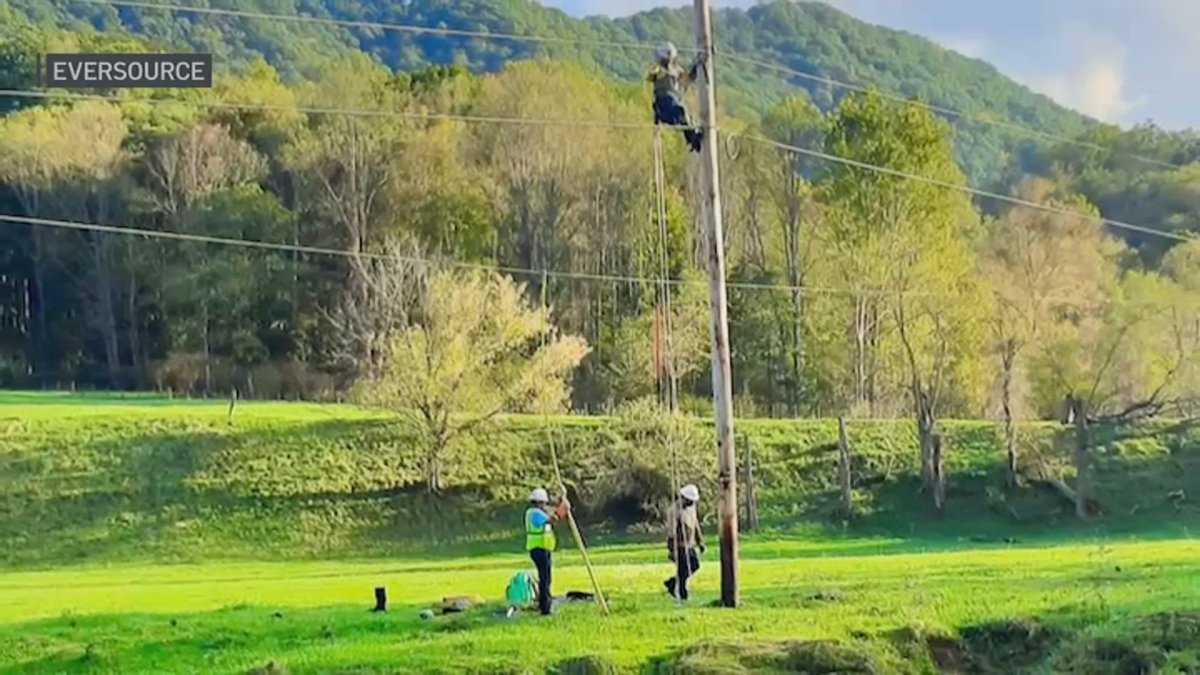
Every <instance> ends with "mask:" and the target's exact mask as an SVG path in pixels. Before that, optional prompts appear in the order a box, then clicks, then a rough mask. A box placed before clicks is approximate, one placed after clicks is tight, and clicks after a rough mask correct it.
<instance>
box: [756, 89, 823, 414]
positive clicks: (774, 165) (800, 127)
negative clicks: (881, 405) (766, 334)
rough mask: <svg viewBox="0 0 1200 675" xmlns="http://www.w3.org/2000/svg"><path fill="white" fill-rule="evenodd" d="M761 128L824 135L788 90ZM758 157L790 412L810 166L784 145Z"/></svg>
mask: <svg viewBox="0 0 1200 675" xmlns="http://www.w3.org/2000/svg"><path fill="white" fill-rule="evenodd" d="M762 127H763V133H764V134H765V135H766V136H767V137H768V138H771V139H773V140H775V141H778V142H780V143H785V144H787V145H791V146H795V147H800V148H817V147H820V145H821V143H822V142H823V141H824V133H825V120H824V119H823V118H822V117H821V113H820V112H819V111H818V110H817V108H816V107H815V106H814V105H813V104H812V103H810V102H809V101H808V100H807V99H805V98H801V97H799V96H790V97H788V98H786V99H784V100H783V101H782V102H781V103H780V104H779V105H777V106H775V107H774V108H772V109H771V111H770V112H769V113H768V114H767V116H766V118H765V119H764V120H763V123H762ZM770 155H771V156H769V157H768V158H766V160H765V161H764V162H763V166H762V168H763V173H764V174H765V175H763V179H764V182H765V185H766V187H765V192H766V195H767V201H768V204H769V206H770V214H771V218H772V219H773V220H774V221H775V223H776V224H777V233H778V234H777V237H775V238H773V240H774V241H775V242H778V244H777V246H773V247H772V248H775V249H777V250H779V251H782V253H783V270H784V280H785V281H786V284H787V286H788V287H789V288H788V295H789V297H790V298H791V303H792V317H791V331H790V333H791V335H790V337H791V345H790V348H789V351H790V352H791V358H790V359H789V361H790V365H791V383H790V384H791V386H790V387H789V389H790V390H791V394H792V401H791V404H792V412H793V414H795V413H797V412H798V411H799V409H800V406H801V404H802V403H803V402H804V399H805V397H806V391H805V389H806V387H805V358H806V353H807V350H806V346H807V345H806V339H805V319H806V317H805V299H806V295H805V288H804V287H805V285H806V284H807V283H808V277H809V273H810V272H811V271H812V268H813V265H814V263H815V253H816V250H817V246H816V244H817V237H818V232H819V227H818V205H817V202H816V200H815V199H814V195H813V188H812V185H811V184H810V181H811V180H812V179H813V177H814V176H815V174H816V173H817V171H816V167H814V166H813V165H812V164H811V162H809V161H807V160H806V158H803V157H802V156H798V155H796V154H795V153H793V152H790V151H787V150H773V151H772V152H771V153H770Z"/></svg>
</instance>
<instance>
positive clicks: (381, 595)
mask: <svg viewBox="0 0 1200 675" xmlns="http://www.w3.org/2000/svg"><path fill="white" fill-rule="evenodd" d="M371 611H372V612H386V611H387V588H386V587H384V586H376V587H375V608H374V609H372V610H371Z"/></svg>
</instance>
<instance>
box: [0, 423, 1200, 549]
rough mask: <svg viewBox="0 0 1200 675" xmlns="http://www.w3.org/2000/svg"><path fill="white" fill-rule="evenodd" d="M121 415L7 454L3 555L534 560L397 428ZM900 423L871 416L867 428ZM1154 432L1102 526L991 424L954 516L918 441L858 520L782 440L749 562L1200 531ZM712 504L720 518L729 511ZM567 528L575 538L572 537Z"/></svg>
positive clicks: (1124, 442) (492, 499)
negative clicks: (925, 481)
mask: <svg viewBox="0 0 1200 675" xmlns="http://www.w3.org/2000/svg"><path fill="white" fill-rule="evenodd" d="M122 424H128V426H129V428H128V429H126V430H123V431H122V433H121V434H120V437H118V438H115V439H107V438H106V439H104V440H93V439H92V438H91V437H90V436H86V437H84V438H81V439H66V440H64V441H63V442H64V443H71V442H76V441H78V442H81V443H83V444H84V447H83V450H84V451H85V454H86V455H87V456H90V457H94V458H98V460H97V461H98V462H99V468H95V469H94V470H93V471H92V472H91V473H87V474H84V475H81V476H77V477H75V478H73V479H71V480H69V481H63V482H61V483H51V484H42V483H37V482H34V481H32V480H30V481H26V478H30V479H32V478H33V477H36V476H39V475H43V474H45V473H48V472H49V468H48V467H50V468H52V467H51V464H48V463H52V462H55V461H57V462H66V461H68V460H71V459H73V456H72V455H71V452H70V451H68V450H64V449H62V448H60V447H58V446H57V445H49V444H47V445H46V446H45V447H39V448H36V449H34V451H32V452H28V453H26V455H25V456H22V457H21V458H20V459H19V462H20V463H14V462H11V461H10V462H9V463H7V464H5V465H4V469H5V470H4V476H3V477H2V478H0V514H2V515H3V518H0V562H3V563H5V564H7V565H9V566H12V567H31V566H49V565H62V564H77V563H81V562H89V561H111V560H147V559H149V560H167V561H179V562H184V561H194V560H214V559H224V560H237V559H255V560H263V559H266V560H270V559H291V560H297V559H300V560H303V559H337V558H347V557H353V558H360V559H380V558H389V557H390V558H397V559H448V558H460V557H463V556H479V555H496V554H504V553H515V554H521V548H522V546H521V537H522V534H521V526H520V522H521V513H522V511H523V510H524V508H525V505H524V504H523V503H512V502H505V501H503V499H502V498H501V497H500V496H498V493H497V492H496V490H494V489H492V487H491V486H490V485H487V484H486V483H485V482H484V481H483V479H480V480H479V481H477V482H476V483H475V484H472V485H468V486H465V487H460V488H455V489H453V490H449V491H447V492H445V493H443V494H441V495H438V496H434V495H430V494H429V493H428V492H426V491H425V490H424V489H423V488H421V487H414V486H412V485H411V477H412V476H413V475H419V471H420V456H419V452H417V451H416V450H414V444H413V443H412V442H411V439H410V438H409V437H408V435H407V434H406V433H405V432H404V431H403V429H401V428H400V426H399V425H398V424H397V423H396V422H394V421H390V420H383V419H368V420H344V419H342V420H334V419H331V420H323V421H315V422H310V423H305V424H289V425H284V426H267V427H261V428H255V427H250V428H240V427H238V426H236V425H235V426H234V427H231V428H224V427H222V426H221V425H215V426H208V427H204V428H200V429H195V428H191V426H190V423H188V422H186V421H181V422H176V423H175V424H177V425H178V428H174V429H173V430H172V431H169V432H165V431H162V430H161V428H160V427H159V426H156V424H157V423H156V421H154V420H148V421H123V422H122ZM530 424H531V425H532V424H533V422H530ZM776 426H779V425H776ZM789 428H790V427H789ZM891 428H892V427H891V426H889V425H887V424H874V425H870V424H868V425H864V427H863V431H862V433H864V434H868V433H870V434H876V435H879V434H885V432H887V431H888V429H891ZM780 429H784V427H782V426H781V427H780ZM588 433H590V432H588ZM780 433H781V434H782V432H780ZM1189 433H1190V435H1189ZM1155 434H1157V435H1142V436H1138V435H1136V434H1135V435H1133V436H1130V435H1128V434H1123V435H1120V436H1118V435H1116V434H1106V433H1101V432H1098V433H1097V438H1098V439H1100V440H1099V441H1098V452H1097V464H1096V471H1097V487H1098V497H1099V500H1100V502H1101V503H1102V504H1103V505H1104V506H1105V507H1106V508H1107V512H1106V513H1104V514H1102V515H1101V516H1100V517H1099V518H1097V519H1095V520H1094V521H1092V522H1089V523H1078V522H1077V521H1076V520H1075V519H1074V517H1073V515H1072V512H1071V508H1070V505H1069V504H1067V503H1066V502H1065V501H1064V500H1063V499H1062V497H1061V495H1058V494H1057V493H1054V492H1053V491H1052V490H1050V489H1048V488H1046V487H1044V486H1042V485H1032V486H1030V487H1026V488H1023V489H1020V490H1016V491H1012V490H1007V489H1006V488H1005V487H1004V482H1005V481H1004V476H1003V473H1002V471H1001V469H1000V463H999V459H1000V458H999V457H998V456H996V453H995V438H994V429H993V428H992V427H991V426H989V425H985V424H963V425H958V426H954V427H952V428H950V429H948V431H947V448H948V460H947V471H948V486H947V507H946V512H945V513H944V514H938V513H936V512H935V511H934V510H933V508H932V506H931V505H930V504H929V501H930V500H929V499H928V497H927V495H923V494H922V493H921V492H920V490H919V487H918V485H917V482H916V481H915V480H913V479H911V478H909V477H907V476H910V475H911V468H912V467H910V466H908V465H907V464H904V463H903V461H902V462H901V463H900V464H899V465H896V466H892V465H891V464H889V462H892V461H893V460H894V459H895V458H897V457H898V458H901V459H903V460H904V461H909V460H911V457H909V456H908V453H906V452H896V451H895V448H893V447H892V446H894V445H896V443H901V444H902V442H904V441H903V439H901V440H896V439H892V438H884V439H883V440H881V441H880V446H879V447H885V446H886V451H885V452H882V453H878V452H877V453H876V454H875V455H871V454H869V453H864V454H863V456H861V457H859V458H858V459H857V460H856V461H858V462H859V463H860V465H861V466H858V467H857V469H856V476H858V481H859V482H858V485H857V488H858V489H859V491H860V492H861V493H862V494H863V495H864V496H865V498H866V501H865V502H864V504H863V505H862V507H863V512H862V513H861V514H860V515H859V516H858V517H856V518H855V519H854V520H853V521H852V522H850V523H847V524H845V525H843V524H842V523H841V522H839V520H838V519H837V518H835V517H833V514H834V513H835V512H836V503H837V494H836V490H835V489H833V488H832V486H831V485H830V483H831V477H832V476H835V475H836V467H833V466H832V465H831V464H830V459H831V458H830V457H829V456H827V455H828V453H827V452H826V450H827V449H826V448H825V445H823V443H824V440H821V439H817V438H816V437H813V438H812V439H807V440H803V441H799V440H794V439H789V438H788V437H787V436H786V435H781V436H780V438H779V439H777V440H776V441H774V442H776V443H777V444H780V445H781V446H786V450H785V451H784V454H783V455H782V459H780V460H779V461H780V462H781V464H780V466H779V467H777V468H774V469H765V470H764V472H763V474H762V481H763V485H762V486H761V488H762V489H761V490H760V505H761V507H762V509H763V518H762V528H761V531H760V532H757V533H754V534H753V535H750V537H749V538H748V544H747V546H746V547H745V548H744V557H747V558H769V557H778V556H779V551H778V548H779V547H778V546H777V545H779V544H787V545H788V546H787V547H788V548H789V550H788V553H787V555H789V556H792V557H795V556H814V557H815V556H823V555H870V554H889V553H899V552H909V551H912V552H916V551H930V550H947V549H951V548H957V547H961V546H963V545H964V544H970V545H973V546H996V547H1004V546H1011V545H1021V546H1026V545H1050V544H1057V543H1062V542H1064V541H1071V540H1077V541H1078V540H1085V541H1086V540H1093V539H1096V538H1115V539H1127V538H1134V537H1141V538H1169V537H1179V536H1188V534H1189V528H1195V527H1198V526H1200V507H1198V506H1197V504H1198V503H1200V502H1196V501H1195V499H1194V498H1192V499H1191V500H1190V501H1189V500H1188V498H1187V497H1188V496H1190V495H1195V494H1200V482H1198V480H1200V452H1198V451H1197V435H1196V433H1195V431H1192V432H1187V431H1186V430H1185V431H1184V432H1181V433H1170V434H1167V435H1166V436H1163V435H1162V434H1161V433H1159V432H1155ZM822 438H823V437H822ZM1058 442H1059V441H1058V440H1052V441H1051V443H1052V444H1054V443H1058ZM47 443H49V442H47ZM1151 443H1152V444H1153V445H1154V447H1153V448H1152V450H1153V452H1145V453H1141V454H1139V453H1140V452H1141V450H1140V449H1139V448H1140V445H1139V444H1151ZM864 445H866V443H864ZM1163 448H1165V449H1166V451H1165V452H1163V451H1162V449H1163ZM56 453H57V454H56ZM47 458H50V459H47ZM905 458H906V459H905ZM527 459H528V458H526V459H523V460H517V459H510V461H511V462H512V465H511V466H505V467H504V469H503V471H502V473H504V474H505V475H508V474H512V475H514V476H518V475H524V474H525V473H527V471H528V470H529V467H528V466H527V465H526V464H522V463H520V462H523V461H526V460H527ZM909 463H911V462H910V461H909ZM497 470H498V471H499V469H497ZM405 476H407V477H409V479H404V477H405ZM402 483H403V484H404V485H403V486H402V485H401V484H402ZM1130 485H1136V486H1137V488H1136V489H1129V486H1130ZM706 515H707V516H708V517H709V519H710V521H711V519H712V515H713V514H711V513H709V514H706ZM581 525H582V526H583V529H584V532H585V534H586V535H587V538H588V539H587V543H588V545H589V546H594V547H603V548H604V549H605V550H604V551H603V552H602V553H601V557H602V559H609V560H624V559H632V560H642V559H646V560H652V559H653V560H656V559H659V558H661V555H659V554H657V553H650V552H648V549H647V548H646V547H661V545H662V544H661V538H660V537H659V536H658V535H657V534H632V533H628V532H622V531H619V530H617V529H616V528H613V527H612V526H611V525H609V524H607V523H604V522H595V521H592V522H583V523H581ZM711 530H712V528H711V525H710V526H709V531H710V538H713V537H712V536H711ZM562 539H563V540H564V546H565V547H566V548H571V544H570V542H569V537H565V536H564V537H562ZM808 542H812V545H811V546H807V543H808Z"/></svg>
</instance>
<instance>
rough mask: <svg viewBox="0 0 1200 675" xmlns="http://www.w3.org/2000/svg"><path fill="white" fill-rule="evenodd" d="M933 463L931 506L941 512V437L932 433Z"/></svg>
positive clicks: (943, 499)
mask: <svg viewBox="0 0 1200 675" xmlns="http://www.w3.org/2000/svg"><path fill="white" fill-rule="evenodd" d="M931 453H932V460H933V461H932V465H933V507H934V508H935V509H937V510H938V513H942V512H944V511H945V509H946V473H945V471H944V469H943V466H942V437H941V435H940V434H934V435H933V437H932V439H931Z"/></svg>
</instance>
